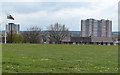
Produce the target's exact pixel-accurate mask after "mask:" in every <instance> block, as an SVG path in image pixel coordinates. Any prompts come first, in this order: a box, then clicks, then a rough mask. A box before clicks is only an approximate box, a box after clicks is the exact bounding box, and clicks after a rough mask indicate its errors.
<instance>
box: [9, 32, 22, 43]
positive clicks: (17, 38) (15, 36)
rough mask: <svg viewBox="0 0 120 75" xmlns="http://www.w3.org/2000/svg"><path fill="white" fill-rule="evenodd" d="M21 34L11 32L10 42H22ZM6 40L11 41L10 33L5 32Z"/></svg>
mask: <svg viewBox="0 0 120 75" xmlns="http://www.w3.org/2000/svg"><path fill="white" fill-rule="evenodd" d="M23 40H24V39H23V36H22V35H21V34H16V33H13V34H12V43H22V42H23ZM7 41H8V42H10V41H11V35H10V33H7Z"/></svg>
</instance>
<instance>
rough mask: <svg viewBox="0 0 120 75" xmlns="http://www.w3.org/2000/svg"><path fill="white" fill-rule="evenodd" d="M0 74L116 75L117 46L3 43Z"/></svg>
mask: <svg viewBox="0 0 120 75" xmlns="http://www.w3.org/2000/svg"><path fill="white" fill-rule="evenodd" d="M2 48H3V49H2V50H3V60H2V64H3V73H117V72H118V46H101V45H53V44H52V45H48V44H47V45H44V44H3V45H2Z"/></svg>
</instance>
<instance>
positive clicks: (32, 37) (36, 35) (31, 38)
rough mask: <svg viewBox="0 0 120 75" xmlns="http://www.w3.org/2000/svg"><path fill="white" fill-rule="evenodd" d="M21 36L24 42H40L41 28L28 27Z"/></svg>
mask: <svg viewBox="0 0 120 75" xmlns="http://www.w3.org/2000/svg"><path fill="white" fill-rule="evenodd" d="M23 37H24V42H26V43H42V37H41V29H40V28H38V27H37V26H35V27H30V28H28V29H27V31H25V32H24V33H23Z"/></svg>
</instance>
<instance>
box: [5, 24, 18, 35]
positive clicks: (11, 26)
mask: <svg viewBox="0 0 120 75" xmlns="http://www.w3.org/2000/svg"><path fill="white" fill-rule="evenodd" d="M11 30H12V33H17V34H18V33H19V31H20V25H19V24H14V23H8V25H6V32H7V33H11Z"/></svg>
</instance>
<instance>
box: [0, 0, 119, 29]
mask: <svg viewBox="0 0 120 75" xmlns="http://www.w3.org/2000/svg"><path fill="white" fill-rule="evenodd" d="M0 7H1V8H2V10H0V11H1V12H2V15H1V17H2V30H4V29H5V24H6V23H8V22H14V23H15V24H20V30H21V31H24V30H27V28H29V27H32V26H38V27H40V28H41V29H42V30H47V29H48V28H49V26H50V25H51V24H55V23H59V24H65V26H66V27H67V28H68V29H69V30H70V31H80V30H81V20H85V19H89V18H94V19H98V20H100V19H106V20H107V19H108V20H112V23H113V24H112V31H118V0H66V1H65V0H56V1H55V0H49V1H48V0H44V1H43V0H29V1H28V0H20V1H15V0H11V1H8V0H1V3H0ZM7 14H11V15H12V16H13V17H14V18H15V20H14V21H12V20H6V15H7Z"/></svg>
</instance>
